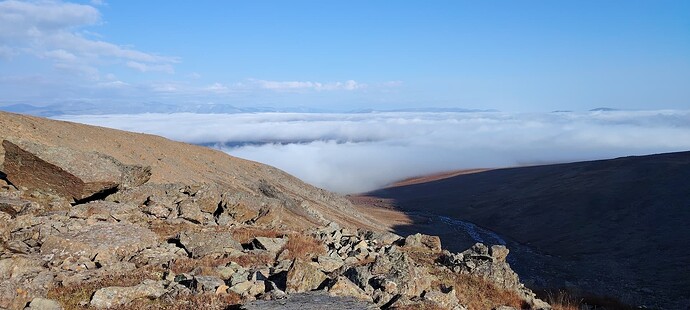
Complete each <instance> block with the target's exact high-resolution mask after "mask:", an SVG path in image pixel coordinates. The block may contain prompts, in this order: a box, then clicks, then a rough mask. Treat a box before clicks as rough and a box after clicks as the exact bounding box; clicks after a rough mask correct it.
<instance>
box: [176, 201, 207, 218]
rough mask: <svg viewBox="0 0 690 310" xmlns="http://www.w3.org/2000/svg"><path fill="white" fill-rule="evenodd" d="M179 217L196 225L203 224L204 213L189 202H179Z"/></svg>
mask: <svg viewBox="0 0 690 310" xmlns="http://www.w3.org/2000/svg"><path fill="white" fill-rule="evenodd" d="M179 207H180V217H181V218H183V219H185V220H188V221H190V222H193V223H196V224H203V223H204V219H205V217H204V213H203V212H201V210H200V209H199V206H198V205H197V204H196V203H194V202H193V201H191V200H185V201H182V202H180V204H179Z"/></svg>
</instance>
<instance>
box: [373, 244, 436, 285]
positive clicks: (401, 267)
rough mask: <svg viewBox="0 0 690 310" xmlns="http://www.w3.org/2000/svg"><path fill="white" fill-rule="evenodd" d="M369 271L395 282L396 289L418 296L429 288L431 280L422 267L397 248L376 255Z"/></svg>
mask: <svg viewBox="0 0 690 310" xmlns="http://www.w3.org/2000/svg"><path fill="white" fill-rule="evenodd" d="M371 273H372V274H373V275H378V276H382V277H384V278H385V279H386V280H389V281H392V282H395V283H396V284H397V285H398V291H399V292H400V293H401V294H403V295H407V296H420V295H421V294H422V292H424V291H425V290H428V289H429V287H430V286H431V280H432V278H431V275H429V273H428V272H427V271H426V270H425V269H424V268H422V267H417V266H416V265H415V263H414V261H413V260H412V259H410V258H409V257H408V256H407V254H405V253H404V252H401V251H399V250H396V251H390V252H389V253H386V255H381V256H379V257H377V258H376V261H375V262H374V264H373V265H372V266H371Z"/></svg>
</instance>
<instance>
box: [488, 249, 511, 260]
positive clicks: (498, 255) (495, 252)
mask: <svg viewBox="0 0 690 310" xmlns="http://www.w3.org/2000/svg"><path fill="white" fill-rule="evenodd" d="M509 252H510V251H509V250H508V248H506V247H505V246H503V245H492V246H491V250H490V251H489V253H490V254H491V257H493V259H494V260H496V261H497V262H505V261H506V257H508V253H509Z"/></svg>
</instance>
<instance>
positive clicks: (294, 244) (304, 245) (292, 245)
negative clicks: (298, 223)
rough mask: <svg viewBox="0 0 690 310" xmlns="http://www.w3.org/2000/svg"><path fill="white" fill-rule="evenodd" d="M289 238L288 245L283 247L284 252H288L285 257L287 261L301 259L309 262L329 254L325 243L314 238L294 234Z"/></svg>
mask: <svg viewBox="0 0 690 310" xmlns="http://www.w3.org/2000/svg"><path fill="white" fill-rule="evenodd" d="M288 238H289V239H288V242H287V244H285V247H283V251H285V250H287V251H288V252H287V254H286V255H285V258H287V259H295V258H300V259H304V260H309V259H311V258H313V257H316V256H319V255H323V254H326V253H327V251H326V247H325V246H324V245H323V243H321V242H320V241H318V240H316V239H315V238H314V237H312V236H307V235H301V234H296V233H293V234H290V235H288Z"/></svg>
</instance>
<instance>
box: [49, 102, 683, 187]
mask: <svg viewBox="0 0 690 310" xmlns="http://www.w3.org/2000/svg"><path fill="white" fill-rule="evenodd" d="M58 118H59V119H62V120H69V121H75V122H80V123H86V124H93V125H99V126H106V127H111V128H118V129H123V130H128V131H135V132H144V133H149V134H156V135H162V136H165V137H168V138H170V139H174V140H178V141H185V142H189V143H196V144H202V145H207V146H211V147H215V148H218V149H220V150H223V151H225V152H227V153H229V154H231V155H235V156H238V157H242V158H246V159H251V160H254V161H258V162H262V163H266V164H269V165H272V166H275V167H277V168H280V169H282V170H284V171H286V172H288V173H290V174H292V175H294V176H296V177H298V178H300V179H302V180H304V181H306V182H307V183H310V184H312V185H316V186H318V187H321V188H325V189H328V190H332V191H336V192H339V193H343V194H351V193H361V192H366V191H370V190H374V189H378V188H381V187H383V186H386V185H388V184H390V183H392V182H394V181H398V180H401V179H405V178H409V177H414V176H421V175H427V174H432V173H436V172H444V171H450V170H457V169H473V168H501V167H514V166H522V165H535V164H550V163H561V162H573V161H583V160H594V159H607V158H614V157H620V156H631V155H647V154H654V153H663V152H675V151H688V150H690V111H689V110H686V111H679V110H661V111H596V112H577V113H574V112H570V113H564V112H561V113H512V112H483V113H428V112H427V113H410V112H386V113H354V114H353V113H243V114H193V113H175V114H137V115H66V116H61V117H58Z"/></svg>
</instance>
